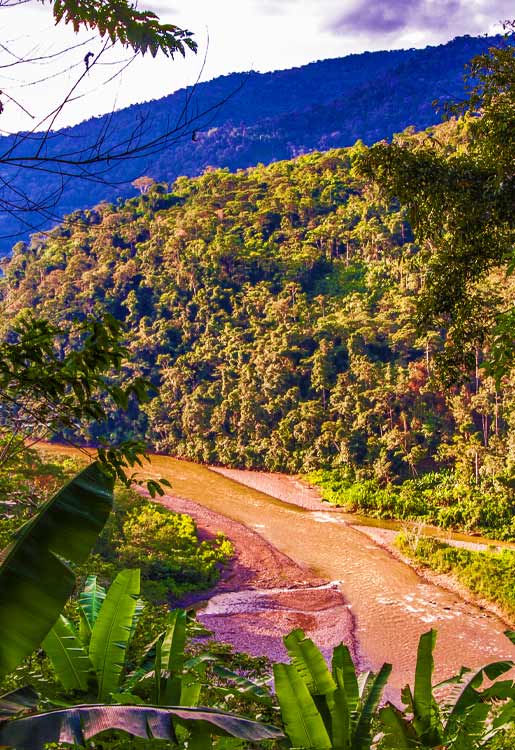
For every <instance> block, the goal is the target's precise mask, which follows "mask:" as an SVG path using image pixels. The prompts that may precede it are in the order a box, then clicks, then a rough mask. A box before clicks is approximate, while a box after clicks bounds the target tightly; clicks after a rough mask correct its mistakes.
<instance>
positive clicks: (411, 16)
mask: <svg viewBox="0 0 515 750" xmlns="http://www.w3.org/2000/svg"><path fill="white" fill-rule="evenodd" d="M506 8H507V3H506V1H505V0H497V2H492V0H479V2H476V3H474V10H473V12H472V10H471V5H470V2H469V0H387V1H386V2H380V3H377V2H376V3H373V2H370V0H356V2H355V3H354V4H353V6H352V7H351V8H350V9H349V10H346V11H344V12H343V13H342V12H340V13H339V14H337V15H335V16H333V17H332V19H331V20H330V21H329V22H328V23H327V25H326V28H327V30H329V31H332V32H333V33H335V34H346V33H350V32H354V33H365V34H367V35H378V36H380V35H385V34H393V33H395V32H404V31H425V32H429V33H431V32H439V31H442V30H445V29H448V30H449V31H450V33H457V34H463V33H482V32H485V31H486V28H485V23H486V22H487V20H488V22H489V23H492V22H495V21H498V20H501V19H502V18H504V16H505V14H506Z"/></svg>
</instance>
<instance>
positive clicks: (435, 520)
mask: <svg viewBox="0 0 515 750" xmlns="http://www.w3.org/2000/svg"><path fill="white" fill-rule="evenodd" d="M307 479H308V481H310V482H312V483H313V484H316V485H318V486H319V487H320V488H321V493H322V498H323V499H324V500H325V501H327V502H329V503H333V504H334V505H339V506H341V507H343V508H345V510H347V511H348V512H350V513H363V514H365V515H369V516H373V517H376V518H387V519H399V520H406V521H423V522H424V523H428V524H433V525H435V526H440V527H442V528H444V529H462V530H464V531H478V532H481V533H483V534H486V535H488V536H491V537H493V538H495V539H515V520H514V512H515V506H514V501H513V498H512V497H511V495H510V494H509V493H508V492H507V491H506V490H505V489H503V488H502V487H498V488H497V487H496V488H491V487H482V486H481V485H475V484H464V483H460V482H458V481H457V480H456V478H455V476H454V475H453V474H451V473H450V472H440V473H435V472H432V473H429V474H426V475H423V476H421V477H417V478H416V479H409V480H407V481H405V482H403V483H402V484H399V485H397V484H387V485H386V486H385V487H382V486H380V484H379V483H378V481H377V480H376V479H358V478H357V477H355V475H354V474H353V473H352V472H349V471H347V470H340V469H334V470H323V469H322V470H318V471H313V472H311V473H310V474H308V475H307Z"/></svg>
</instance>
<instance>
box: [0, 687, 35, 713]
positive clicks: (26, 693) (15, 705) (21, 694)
mask: <svg viewBox="0 0 515 750" xmlns="http://www.w3.org/2000/svg"><path fill="white" fill-rule="evenodd" d="M39 699H40V698H39V695H38V693H36V691H35V690H34V688H31V687H28V686H27V687H22V688H18V689H17V690H13V691H12V692H11V693H4V695H0V722H1V721H2V720H3V719H7V718H10V717H13V716H15V715H16V714H19V713H21V712H22V711H27V709H34V708H36V706H37V704H38V702H39Z"/></svg>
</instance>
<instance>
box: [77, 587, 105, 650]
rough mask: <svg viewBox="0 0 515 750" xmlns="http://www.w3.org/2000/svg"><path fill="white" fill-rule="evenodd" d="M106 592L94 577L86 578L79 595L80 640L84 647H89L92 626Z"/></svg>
mask: <svg viewBox="0 0 515 750" xmlns="http://www.w3.org/2000/svg"><path fill="white" fill-rule="evenodd" d="M105 598H106V590H105V588H104V587H103V586H101V585H100V584H99V583H98V582H97V577H96V576H88V577H87V578H86V583H85V585H84V589H83V590H82V591H81V593H80V595H79V615H80V631H79V632H80V638H81V640H82V642H83V643H84V645H85V646H88V645H89V641H90V639H91V631H92V629H93V625H94V624H95V621H96V619H97V617H98V613H99V612H100V607H101V606H102V604H103V602H104V599H105Z"/></svg>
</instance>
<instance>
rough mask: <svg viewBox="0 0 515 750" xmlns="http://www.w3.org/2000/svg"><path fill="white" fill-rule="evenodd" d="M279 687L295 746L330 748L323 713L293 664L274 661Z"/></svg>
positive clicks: (290, 734) (283, 710) (285, 723)
mask: <svg viewBox="0 0 515 750" xmlns="http://www.w3.org/2000/svg"><path fill="white" fill-rule="evenodd" d="M274 680H275V690H276V694H277V699H278V701H279V706H280V707H281V715H282V718H283V723H284V727H285V731H286V734H287V735H288V738H289V740H290V742H291V744H292V746H293V747H298V748H306V750H330V748H331V747H332V743H331V740H330V738H329V735H328V734H327V730H326V728H325V725H324V722H323V719H322V716H321V715H320V712H319V711H318V709H317V707H316V705H315V702H314V700H313V698H312V696H311V694H310V692H309V690H308V688H307V686H306V683H305V681H304V679H303V678H302V677H301V676H300V675H299V673H298V672H297V670H296V669H295V667H294V666H293V664H280V663H279V664H274Z"/></svg>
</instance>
